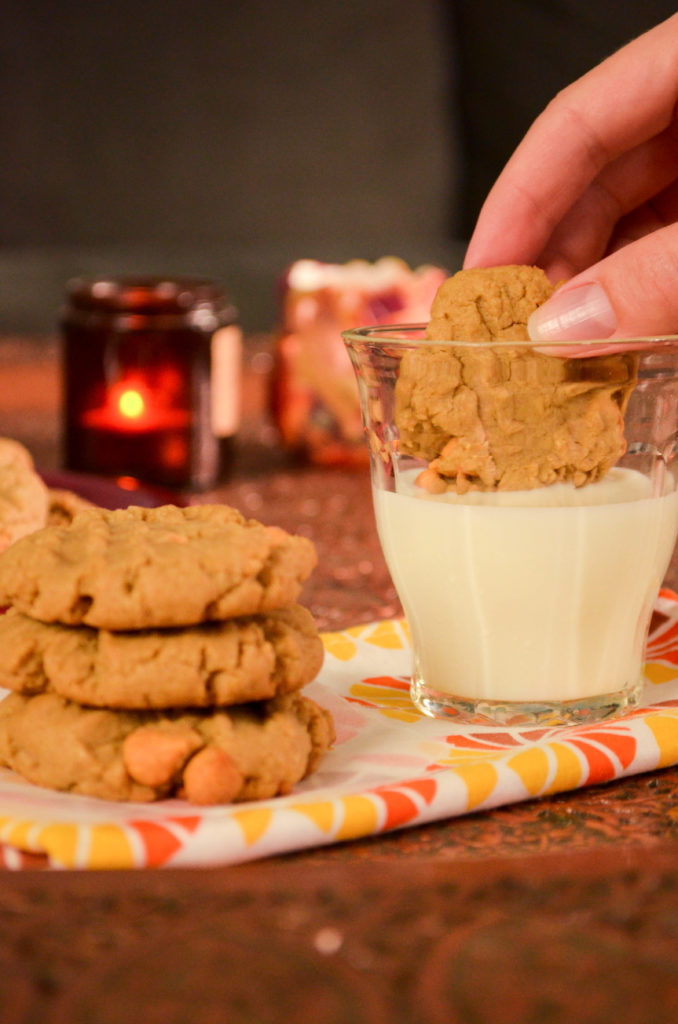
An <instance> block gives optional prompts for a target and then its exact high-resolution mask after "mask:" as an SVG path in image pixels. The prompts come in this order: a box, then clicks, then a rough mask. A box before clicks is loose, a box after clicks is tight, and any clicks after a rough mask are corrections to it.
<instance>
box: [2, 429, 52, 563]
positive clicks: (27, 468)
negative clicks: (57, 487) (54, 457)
mask: <svg viewBox="0 0 678 1024" xmlns="http://www.w3.org/2000/svg"><path fill="white" fill-rule="evenodd" d="M47 507H48V497H47V487H46V486H45V484H44V483H43V481H42V480H41V479H40V477H39V476H38V474H37V473H36V472H35V470H34V468H33V460H32V458H31V456H30V454H29V452H28V451H27V449H26V448H24V446H23V445H22V444H19V442H18V441H14V440H12V439H11V438H9V437H1V438H0V551H1V550H2V549H3V548H6V547H7V546H8V545H10V544H13V543H14V542H15V541H16V540H18V539H19V538H20V537H25V536H26V534H29V533H33V531H34V530H39V529H41V527H43V526H44V525H45V523H46V521H47Z"/></svg>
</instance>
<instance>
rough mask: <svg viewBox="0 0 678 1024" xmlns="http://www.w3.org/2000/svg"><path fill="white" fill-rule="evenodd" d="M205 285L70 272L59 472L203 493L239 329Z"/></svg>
mask: <svg viewBox="0 0 678 1024" xmlns="http://www.w3.org/2000/svg"><path fill="white" fill-rule="evenodd" d="M236 317H237V314H236V311H235V309H234V307H233V306H232V305H230V303H229V302H228V301H227V298H226V296H225V294H224V292H223V291H222V290H221V288H220V287H219V286H218V285H216V284H215V283H214V282H212V281H205V280H198V279H189V278H176V279H165V278H154V277H139V278H132V277H112V278H105V279H99V280H84V279H75V280H73V281H71V282H70V283H69V285H68V290H67V302H66V306H65V308H64V310H63V312H62V315H61V320H60V327H61V334H62V371H63V428H64V430H63V443H64V464H65V467H66V468H67V469H71V470H77V471H80V472H87V473H97V474H103V475H106V476H113V477H134V478H138V479H140V480H143V481H146V482H149V483H155V484H160V485H163V486H167V487H174V488H186V489H205V488H209V487H211V486H213V485H214V484H216V483H217V481H218V480H219V479H220V478H222V477H224V476H225V475H227V473H228V471H229V470H230V467H231V464H232V461H233V454H234V437H235V434H236V431H237V428H238V422H239V415H240V388H241V332H240V328H239V327H238V326H237V324H236Z"/></svg>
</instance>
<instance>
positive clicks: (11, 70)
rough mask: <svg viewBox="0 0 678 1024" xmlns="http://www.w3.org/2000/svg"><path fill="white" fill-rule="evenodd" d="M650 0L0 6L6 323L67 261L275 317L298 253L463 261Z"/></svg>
mask: <svg viewBox="0 0 678 1024" xmlns="http://www.w3.org/2000/svg"><path fill="white" fill-rule="evenodd" d="M670 13H672V9H671V8H670V5H669V4H667V3H665V2H659V0H644V3H643V4H642V5H640V4H638V3H637V2H636V0H627V2H626V3H624V2H617V3H615V4H612V3H609V2H601V3H598V4H597V3H596V2H595V0H589V2H588V3H583V2H581V0H541V2H539V0H513V2H511V0H509V2H506V0H505V2H503V3H500V2H499V0H456V2H451V3H447V4H445V3H443V2H439V0H315V2H303V0H286V2H276V0H272V2H265V0H117V2H115V3H113V2H108V0H99V2H96V0H90V2H84V0H53V2H52V3H47V2H46V0H0V14H1V15H2V22H1V26H2V28H1V31H0V145H1V150H0V331H8V330H9V331H24V330H25V331H29V330H39V331H49V330H51V329H52V328H53V325H54V322H55V318H56V309H57V306H58V304H59V300H60V296H61V294H62V292H63V287H64V284H65V282H66V280H67V279H68V278H69V277H71V276H73V275H75V274H82V273H85V274H101V273H116V272H119V273H135V272H139V273H149V272H151V273H188V274H208V275H210V276H213V277H216V278H218V279H219V280H220V281H221V282H222V283H224V284H225V285H226V286H227V287H228V288H229V289H230V290H231V291H232V293H233V295H234V298H235V301H236V302H237V304H238V305H239V307H240V309H241V315H242V320H243V323H244V325H245V326H246V327H247V328H248V329H250V330H252V329H254V330H265V329H267V328H268V327H270V326H271V325H272V322H273V320H274V318H275V296H276V281H277V278H278V276H279V275H280V273H281V272H282V271H283V269H284V267H285V266H286V264H287V263H289V262H290V261H291V260H293V259H296V258H299V257H302V256H307V257H316V258H319V259H327V260H335V259H339V260H343V259H346V258H349V257H352V256H360V257H365V258H369V259H373V258H376V257H378V256H381V255H385V254H395V255H400V256H402V257H403V258H405V259H407V260H408V261H410V262H412V263H417V262H421V261H438V262H442V263H443V264H444V265H446V266H448V268H449V269H451V270H453V269H456V266H457V265H458V263H459V260H460V259H461V254H462V252H463V239H464V238H465V237H467V236H468V232H469V231H470V228H471V225H472V222H473V218H474V217H475V214H476V212H477V208H478V205H479V203H480V202H481V200H482V197H483V196H484V195H485V194H486V191H487V189H488V188H489V186H490V184H491V182H492V180H493V178H494V176H495V175H496V173H498V170H499V169H500V167H501V164H502V163H503V161H504V160H505V159H506V157H507V156H508V154H509V153H510V150H511V149H512V147H513V145H515V143H516V142H517V141H518V139H519V138H520V136H521V135H522V133H523V132H524V130H525V129H526V127H527V126H528V125H529V123H530V121H531V120H532V118H533V117H534V116H535V115H536V113H537V112H538V111H539V110H540V109H541V108H542V107H543V106H544V104H545V103H546V102H547V100H548V99H549V98H550V97H551V95H553V93H554V92H555V91H556V90H557V89H558V88H560V87H561V86H562V85H564V84H565V83H566V82H567V81H569V80H570V79H571V78H572V77H574V76H575V75H577V74H580V73H581V72H583V71H584V70H586V69H587V68H588V67H590V66H591V65H592V64H594V63H596V62H597V61H598V60H600V59H601V58H602V57H603V56H604V55H605V54H606V53H608V52H610V50H611V49H613V48H614V47H615V46H617V45H619V44H620V43H622V42H624V41H626V40H627V39H628V38H630V37H632V36H633V35H635V34H637V32H639V31H641V30H642V29H643V28H645V27H648V26H649V25H651V24H653V23H655V22H656V21H659V20H661V18H662V17H666V16H667V15H668V14H670Z"/></svg>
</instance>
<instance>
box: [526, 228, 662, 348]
mask: <svg viewBox="0 0 678 1024" xmlns="http://www.w3.org/2000/svg"><path fill="white" fill-rule="evenodd" d="M528 331H529V334H530V338H532V340H533V341H567V340H571V341H589V340H596V339H601V340H602V339H607V338H635V337H641V338H642V337H650V336H656V335H662V334H676V333H678V225H677V224H671V225H670V226H669V227H665V228H660V229H659V230H658V231H653V232H652V233H651V234H648V235H645V236H644V237H643V238H639V239H637V240H636V241H634V242H631V243H629V244H628V245H626V246H624V247H623V248H621V249H618V250H617V251H616V252H614V253H612V254H611V255H610V256H607V257H606V258H605V259H604V260H601V261H600V263H596V264H594V265H593V266H592V267H589V269H588V270H585V271H583V273H581V274H577V276H576V277H573V278H571V280H569V281H567V283H566V284H564V285H563V286H562V287H561V288H559V289H558V290H557V291H556V292H555V293H554V294H553V295H552V296H551V298H550V299H548V301H547V302H545V303H544V304H543V305H542V306H540V307H539V308H538V309H537V310H535V312H534V313H533V314H532V316H531V317H530V319H529V321H528Z"/></svg>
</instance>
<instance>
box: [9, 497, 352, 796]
mask: <svg viewBox="0 0 678 1024" xmlns="http://www.w3.org/2000/svg"><path fill="white" fill-rule="evenodd" d="M315 562H316V555H315V549H314V547H313V545H312V544H311V542H310V541H308V540H307V539H306V538H304V537H295V536H292V535H290V534H288V533H285V531H283V530H281V529H280V528H278V527H267V526H264V525H262V524H261V523H259V522H256V521H255V520H246V519H245V518H244V517H243V516H242V515H241V514H240V513H239V512H238V511H236V510H235V509H232V508H229V507H228V506H223V505H203V506H194V507H189V508H177V507H175V506H171V505H168V506H163V507H161V508H156V509H142V508H134V507H132V508H129V509H124V510H118V511H113V512H110V511H107V510H104V509H87V510H84V511H80V512H78V513H77V514H76V515H75V516H74V518H73V520H72V522H70V523H68V524H66V525H61V526H47V527H46V528H44V529H42V530H38V531H37V532H36V533H33V534H31V535H30V536H27V537H24V538H22V539H21V540H18V541H16V542H15V543H14V544H12V545H11V546H10V547H8V548H7V549H6V551H5V552H3V554H2V555H1V556H0V602H1V603H2V604H4V605H10V608H9V610H8V611H7V613H6V614H5V615H4V616H1V617H0V686H1V687H5V688H7V689H9V690H12V691H14V692H13V693H11V694H10V695H9V696H7V697H5V699H4V700H3V701H2V702H0V764H4V765H6V766H8V767H10V768H12V769H14V770H15V771H17V772H19V773H20V774H21V775H23V776H24V777H25V778H27V779H29V780H30V781H31V782H34V783H36V784H38V785H41V786H47V787H50V788H53V789H59V790H67V791H68V792H71V793H80V794H83V795H87V796H96V797H101V798H103V799H107V800H135V801H136V800H140V801H148V800H156V799H162V798H167V797H170V796H180V797H184V798H186V799H188V800H189V801H191V802H193V803H198V804H214V803H228V802H231V801H235V800H255V799H264V798H267V797H272V796H276V795H277V794H282V793H286V792H289V790H290V789H291V788H292V787H293V786H294V785H295V783H297V782H298V781H299V780H300V779H302V778H303V777H305V776H306V775H308V774H309V773H310V772H312V771H313V770H314V768H315V767H316V765H317V763H318V761H319V759H320V758H321V756H322V755H323V753H324V752H325V751H326V750H327V749H328V747H329V746H330V744H331V742H332V740H333V726H332V722H331V719H330V716H329V715H328V713H327V712H326V711H325V710H324V709H322V708H320V707H319V706H318V705H317V704H315V703H314V702H313V701H312V700H310V699H309V698H308V697H305V696H303V695H302V694H301V693H300V692H299V691H300V690H301V688H302V687H303V686H304V685H306V684H307V683H309V682H310V681H311V680H312V679H313V678H314V677H315V676H316V675H317V673H318V671H319V669H320V667H321V664H322V659H323V648H322V642H321V640H320V638H319V636H318V632H317V629H316V627H315V624H314V622H313V619H312V617H311V615H310V613H309V612H308V611H307V610H306V609H305V608H303V607H302V606H300V605H299V604H296V603H295V602H296V600H297V598H298V596H299V593H300V591H301V587H302V585H303V583H304V581H305V580H306V579H307V578H308V576H309V575H310V573H311V571H312V569H313V567H314V565H315Z"/></svg>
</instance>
